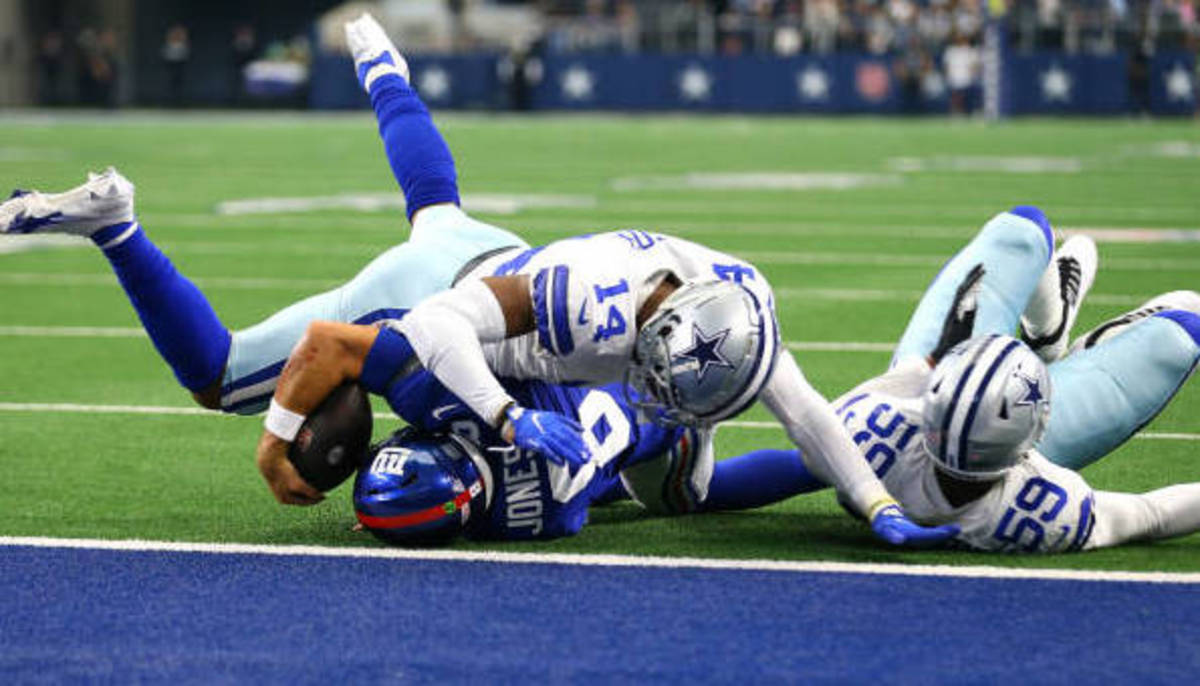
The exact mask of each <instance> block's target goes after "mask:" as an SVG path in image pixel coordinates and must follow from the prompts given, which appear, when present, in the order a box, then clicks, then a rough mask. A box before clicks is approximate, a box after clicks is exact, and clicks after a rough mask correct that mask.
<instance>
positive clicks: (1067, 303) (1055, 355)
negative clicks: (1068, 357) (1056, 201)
mask: <svg viewBox="0 0 1200 686" xmlns="http://www.w3.org/2000/svg"><path fill="white" fill-rule="evenodd" d="M1097 262H1098V258H1097V256H1096V244H1095V242H1094V241H1093V240H1092V239H1091V238H1089V237H1087V236H1072V237H1071V238H1068V239H1067V240H1066V241H1064V242H1063V244H1062V245H1061V246H1059V248H1058V250H1056V251H1055V253H1054V259H1053V260H1051V262H1050V264H1049V265H1048V266H1047V267H1046V271H1045V272H1043V273H1042V278H1041V280H1040V281H1038V285H1037V288H1035V289H1034V291H1033V296H1032V297H1030V299H1029V305H1028V307H1026V308H1025V312H1024V314H1022V315H1021V338H1022V340H1024V341H1025V343H1026V344H1028V345H1029V347H1030V348H1032V349H1033V351H1034V352H1035V353H1037V354H1038V356H1039V357H1041V358H1042V360H1044V361H1046V362H1047V363H1049V362H1053V361H1055V360H1057V359H1059V358H1060V357H1062V356H1063V355H1064V354H1065V353H1066V352H1067V339H1068V337H1069V336H1070V333H1071V327H1072V326H1074V325H1075V317H1076V316H1077V315H1078V314H1079V306H1080V304H1081V303H1082V302H1083V298H1084V296H1085V295H1086V294H1087V292H1088V290H1090V289H1091V287H1092V281H1093V280H1094V279H1095V276H1096V265H1097Z"/></svg>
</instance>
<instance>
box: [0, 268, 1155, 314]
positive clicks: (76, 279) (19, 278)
mask: <svg viewBox="0 0 1200 686" xmlns="http://www.w3.org/2000/svg"><path fill="white" fill-rule="evenodd" d="M192 280H193V281H195V282H196V284H198V285H199V286H202V287H205V288H228V289H233V290H247V291H254V290H291V289H297V290H301V289H304V290H324V289H327V288H333V287H336V286H338V285H341V284H342V283H343V281H341V280H338V279H275V278H228V277H199V278H194V279H192ZM0 285H28V286H116V285H118V284H117V279H116V277H114V276H112V275H111V274H41V273H20V272H19V273H12V274H0ZM775 293H776V295H778V296H779V297H780V299H781V300H783V301H784V302H786V300H787V299H792V298H794V299H796V300H798V301H803V300H826V301H833V302H869V301H883V302H916V301H917V300H919V299H920V298H921V295H922V294H923V291H916V290H892V289H882V288H880V289H871V288H795V287H782V288H776V289H775ZM1151 297H1153V296H1151V295H1119V294H1106V293H1092V294H1090V295H1088V300H1087V301H1088V302H1089V303H1093V304H1097V305H1118V306H1133V305H1140V304H1142V303H1144V302H1146V301H1147V300H1149V299H1150V298H1151Z"/></svg>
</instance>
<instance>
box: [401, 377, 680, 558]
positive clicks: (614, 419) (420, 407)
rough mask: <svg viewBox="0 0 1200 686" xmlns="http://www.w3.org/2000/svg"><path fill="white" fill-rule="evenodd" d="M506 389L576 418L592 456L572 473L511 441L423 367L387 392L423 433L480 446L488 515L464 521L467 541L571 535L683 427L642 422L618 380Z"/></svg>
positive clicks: (527, 403) (526, 403)
mask: <svg viewBox="0 0 1200 686" xmlns="http://www.w3.org/2000/svg"><path fill="white" fill-rule="evenodd" d="M505 387H506V389H507V390H508V392H509V393H510V394H511V395H512V396H513V398H514V399H515V400H516V401H517V402H518V403H519V404H520V405H522V406H523V407H528V408H533V409H539V410H548V411H553V412H557V413H559V414H562V415H564V416H567V417H571V418H572V419H575V420H577V421H578V422H579V423H580V425H581V426H583V429H584V432H583V438H584V441H585V442H586V443H587V444H588V447H589V448H590V449H591V452H592V459H591V460H590V461H589V462H588V463H587V464H585V465H583V466H582V467H579V468H578V469H574V470H573V469H571V468H570V467H568V466H567V465H558V464H555V463H553V462H551V461H550V460H547V459H546V458H545V457H544V456H542V455H541V454H540V453H537V452H534V451H529V450H522V449H520V448H517V447H515V446H512V445H509V444H508V443H507V442H505V441H504V440H502V439H501V438H500V437H499V435H497V433H496V431H495V430H494V429H493V428H492V427H491V426H489V425H488V424H487V423H486V422H484V421H483V420H481V419H480V418H479V417H477V416H476V415H475V414H474V413H473V412H471V411H470V410H469V409H468V408H467V407H466V405H465V404H463V403H462V402H461V401H460V400H458V398H457V397H456V396H454V395H452V394H451V393H450V392H449V391H447V390H446V389H445V387H443V386H442V385H441V384H440V383H439V382H438V381H437V379H436V378H434V376H433V375H432V374H430V373H428V372H426V371H418V372H416V373H414V374H412V375H410V376H409V377H408V378H406V379H404V380H403V381H401V382H399V383H396V384H393V385H392V387H391V388H389V390H388V395H387V399H388V403H389V404H390V405H391V406H392V409H393V410H394V411H395V412H396V413H397V414H398V415H400V416H401V417H402V418H403V419H404V420H405V421H407V422H408V423H409V424H412V425H413V426H416V427H417V428H420V429H423V430H426V431H451V432H454V433H456V434H459V435H461V436H465V437H467V438H469V439H471V440H473V441H475V442H476V443H477V444H479V446H480V448H481V450H482V452H483V455H484V458H485V459H486V460H487V463H488V466H489V467H490V468H491V471H492V479H493V490H494V492H493V494H492V498H491V507H490V509H489V510H488V512H487V516H486V517H472V519H471V521H470V522H469V524H468V526H467V528H466V531H465V534H466V535H467V536H468V537H470V538H475V539H504V540H520V539H535V538H541V539H545V538H557V537H560V536H570V535H573V534H575V533H577V532H578V531H579V530H580V529H582V528H583V526H584V524H586V523H587V510H588V507H589V506H590V505H591V504H592V502H593V501H594V500H596V499H597V498H598V497H600V496H601V495H603V494H605V493H606V492H608V491H609V490H610V489H612V488H615V487H616V486H617V484H618V482H619V480H620V473H621V470H622V469H624V468H626V467H628V466H631V465H634V464H637V463H639V462H642V461H645V460H649V459H652V458H655V457H658V456H659V455H662V454H664V453H666V452H668V451H670V450H671V448H672V447H673V446H674V445H676V443H678V442H679V441H680V440H681V437H682V434H683V433H684V432H685V430H684V429H682V428H664V427H661V426H659V425H657V424H653V423H649V422H643V423H639V422H638V417H637V412H636V410H634V409H633V408H632V407H630V405H629V404H628V403H627V402H626V401H625V398H624V392H623V391H624V389H623V387H622V385H620V384H610V385H608V386H603V387H599V388H583V387H575V386H561V385H555V384H549V383H545V382H542V381H519V382H516V381H508V382H506V383H505ZM630 392H631V393H632V391H630Z"/></svg>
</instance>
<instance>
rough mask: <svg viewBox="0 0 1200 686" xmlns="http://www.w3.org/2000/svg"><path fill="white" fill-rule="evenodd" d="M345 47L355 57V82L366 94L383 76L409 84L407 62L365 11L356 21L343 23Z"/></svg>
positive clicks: (381, 28) (380, 27)
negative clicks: (392, 77)
mask: <svg viewBox="0 0 1200 686" xmlns="http://www.w3.org/2000/svg"><path fill="white" fill-rule="evenodd" d="M346 46H347V47H348V48H349V49H350V56H351V57H353V58H354V73H355V74H357V75H358V82H359V83H360V84H362V87H363V90H365V91H367V92H368V93H370V92H371V84H372V83H374V82H375V79H378V78H379V77H381V76H384V75H386V74H396V75H397V76H399V77H400V78H402V79H404V80H405V81H408V62H405V61H404V56H403V55H401V54H400V51H399V50H397V49H396V45H395V44H394V43H392V39H390V38H388V36H387V33H385V32H384V30H383V27H382V26H380V25H379V22H377V21H375V17H372V16H371V15H370V14H369V13H367V12H364V13H363V15H362V16H361V17H359V18H358V19H355V20H354V21H349V22H346Z"/></svg>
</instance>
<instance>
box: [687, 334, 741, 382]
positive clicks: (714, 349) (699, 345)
mask: <svg viewBox="0 0 1200 686" xmlns="http://www.w3.org/2000/svg"><path fill="white" fill-rule="evenodd" d="M728 335H729V329H724V330H722V331H718V332H717V333H715V334H713V335H712V336H708V335H705V333H704V332H703V331H701V330H700V327H699V326H696V325H695V324H692V347H690V348H688V349H687V350H684V351H682V352H680V353H679V355H678V356H676V358H675V359H676V360H677V361H678V360H681V359H683V358H688V359H692V360H695V361H696V364H697V365H699V366H698V367H697V368H696V377H697V379H698V380H700V381H703V380H704V374H705V372H707V371H708V368H709V367H727V368H729V369H733V365H732V364H730V363H729V360H726V359H725V358H724V357H723V356H722V355H721V344H722V343H724V342H725V337H726V336H728Z"/></svg>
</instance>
